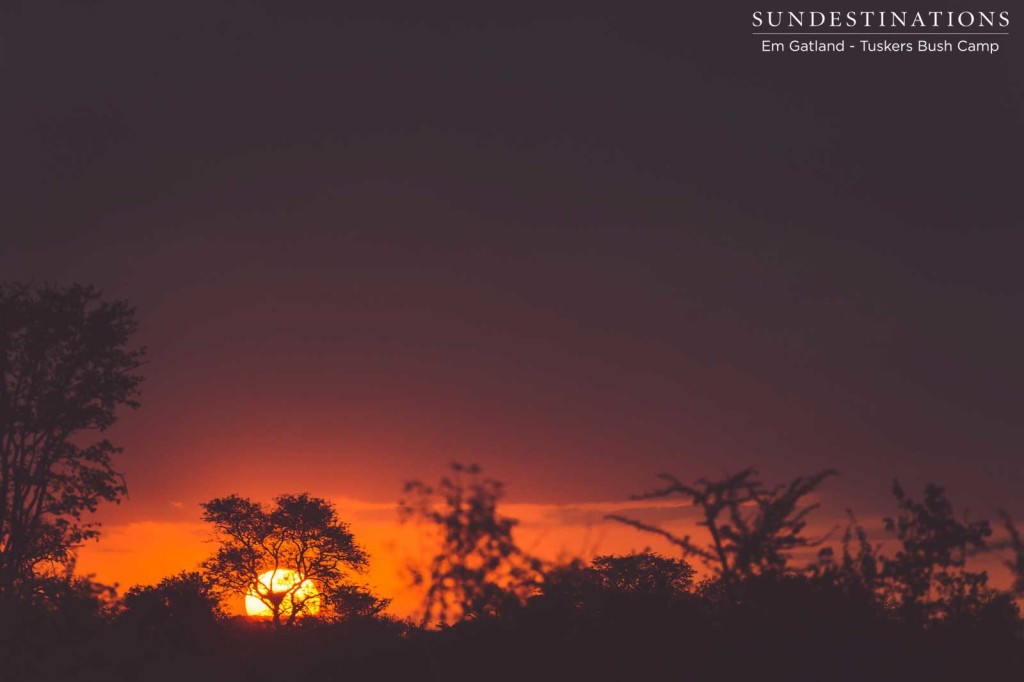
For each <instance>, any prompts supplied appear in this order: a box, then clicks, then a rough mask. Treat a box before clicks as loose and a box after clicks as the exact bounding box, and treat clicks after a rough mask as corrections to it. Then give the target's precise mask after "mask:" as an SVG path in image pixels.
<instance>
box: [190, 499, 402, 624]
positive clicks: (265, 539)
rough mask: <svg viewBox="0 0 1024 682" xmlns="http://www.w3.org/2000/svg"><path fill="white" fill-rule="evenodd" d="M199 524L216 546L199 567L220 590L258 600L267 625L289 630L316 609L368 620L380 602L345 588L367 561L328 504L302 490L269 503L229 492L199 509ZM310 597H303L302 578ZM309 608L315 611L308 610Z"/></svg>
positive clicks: (323, 614) (325, 613)
mask: <svg viewBox="0 0 1024 682" xmlns="http://www.w3.org/2000/svg"><path fill="white" fill-rule="evenodd" d="M202 507H203V509H204V510H205V511H204V514H203V519H204V520H205V521H207V522H209V523H212V524H213V525H214V527H215V528H216V529H217V534H218V536H219V540H220V543H221V547H220V549H218V551H217V553H216V554H215V555H214V556H213V557H211V558H210V559H208V560H207V561H206V562H205V563H204V564H203V567H204V568H205V569H206V570H207V571H208V572H209V575H210V576H211V578H212V579H213V580H214V581H215V582H216V584H217V585H218V586H219V587H221V588H222V589H224V590H226V591H229V592H234V593H236V594H243V595H252V596H256V597H258V598H259V600H260V601H261V602H263V603H264V604H265V605H266V606H267V607H268V609H269V610H270V612H271V614H272V615H271V619H272V621H273V623H274V625H275V626H281V625H293V624H294V623H295V622H296V619H297V618H299V617H302V616H308V615H311V614H312V613H313V611H314V610H317V615H318V617H320V618H328V617H347V616H352V615H368V614H372V613H376V612H377V611H380V610H381V609H382V608H383V607H384V606H385V605H386V602H384V601H381V600H378V599H376V598H375V597H373V596H372V595H370V593H369V592H368V591H367V590H365V589H363V588H360V587H358V586H356V585H354V584H352V583H351V581H350V580H349V577H350V575H351V574H352V573H353V572H359V571H362V570H363V569H364V568H365V567H366V563H367V557H366V554H365V552H364V551H363V550H362V548H360V547H359V546H358V545H357V544H356V542H355V539H354V538H353V537H352V533H351V532H349V530H348V524H346V523H344V522H343V521H341V520H340V519H339V518H338V514H337V512H336V511H335V509H334V506H333V505H332V504H331V503H329V502H327V501H326V500H324V499H322V498H319V497H312V496H310V495H308V494H306V493H303V494H301V495H280V496H278V497H277V498H275V500H274V506H273V507H272V508H270V509H267V508H266V507H264V506H263V505H261V504H259V503H257V502H253V501H251V500H248V499H246V498H243V497H239V496H237V495H231V496H229V497H221V498H217V499H213V500H210V501H209V502H206V503H204V504H203V505H202ZM283 570H292V571H297V572H298V575H299V576H301V578H302V581H295V582H294V583H293V584H291V585H288V586H286V587H285V588H283V589H275V588H274V586H268V585H265V584H263V582H261V581H260V576H261V575H263V574H265V573H267V572H271V571H283ZM307 580H308V581H310V582H312V583H313V585H314V586H315V587H316V591H317V594H316V595H315V596H314V595H312V594H308V593H307V594H303V593H302V590H301V586H302V584H303V581H307ZM314 605H315V606H316V609H314Z"/></svg>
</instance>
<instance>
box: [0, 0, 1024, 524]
mask: <svg viewBox="0 0 1024 682" xmlns="http://www.w3.org/2000/svg"><path fill="white" fill-rule="evenodd" d="M298 4H299V3H285V2H279V3H277V2H264V3H239V2H222V1H220V0H215V1H211V2H181V3H165V6H164V7H163V9H153V8H152V7H150V6H146V7H144V5H152V3H137V2H89V3H56V2H33V3H21V5H22V6H21V7H18V6H17V5H15V6H13V7H12V6H11V5H7V6H6V8H5V9H4V10H2V17H0V39H2V72H0V73H2V76H3V83H4V89H3V106H2V112H0V115H2V126H0V144H2V149H3V155H2V160H0V164H2V166H0V167H2V169H3V171H4V172H3V178H4V180H3V182H2V183H0V201H2V206H3V207H4V208H3V210H4V227H3V228H2V230H3V231H2V240H0V273H2V276H3V277H4V278H7V279H26V280H33V281H36V282H43V281H54V282H71V281H83V282H91V283H95V284H96V285H98V286H100V287H102V288H103V289H104V290H105V291H106V292H107V293H108V294H109V295H111V296H118V297H126V298H129V299H131V300H132V301H133V302H134V303H135V304H136V305H137V306H138V309H139V315H140V318H141V320H142V323H143V329H142V334H141V336H142V340H143V341H144V342H145V343H146V344H147V345H148V346H149V349H150V363H149V365H148V366H147V368H146V371H145V373H146V375H147V378H148V381H147V383H146V385H145V393H144V400H143V403H144V407H143V409H142V410H141V411H140V412H138V413H136V414H131V415H127V416H126V418H125V419H124V420H123V424H122V426H120V427H118V428H119V433H118V435H119V437H120V439H121V441H123V443H124V444H125V445H126V446H127V447H128V451H127V452H126V453H125V455H124V457H123V460H122V467H123V468H124V469H125V471H126V473H127V475H128V480H129V486H130V489H131V491H132V500H131V503H130V505H129V507H127V508H126V509H130V510H131V512H130V513H131V514H133V515H138V517H140V518H141V517H148V516H154V515H159V514H160V513H162V512H161V511H160V510H162V509H165V507H166V504H165V502H166V500H168V499H175V500H177V499H186V500H198V499H203V498H205V497H208V496H211V495H217V494H222V493H225V492H230V491H232V490H235V489H237V490H239V491H241V492H251V493H252V494H270V493H275V492H280V490H278V488H280V487H281V486H282V485H285V486H286V487H287V488H288V489H296V490H297V489H304V488H316V486H318V485H324V481H329V482H330V485H331V486H333V488H332V489H334V490H336V491H338V492H344V493H346V494H350V495H352V496H358V497H362V498H368V499H374V500H382V501H384V500H391V499H394V498H396V497H397V495H398V492H399V487H400V483H401V481H402V480H404V479H406V478H409V477H415V476H421V477H433V476H434V475H436V474H438V473H440V471H441V468H442V466H443V465H444V463H445V462H447V461H450V460H452V459H461V460H474V461H478V462H480V463H481V464H483V465H484V466H485V469H486V470H488V471H489V472H490V473H492V474H494V475H495V476H497V477H499V478H501V479H503V480H505V481H507V482H508V483H509V485H510V488H511V491H512V493H513V496H514V497H516V498H518V499H524V500H536V501H564V500H569V501H580V500H598V499H601V500H605V499H621V498H623V497H625V496H626V495H628V494H629V493H632V492H638V491H639V490H642V489H644V488H645V487H646V486H647V485H648V484H649V483H650V481H651V477H652V476H653V475H654V474H656V473H658V472H659V471H662V470H669V471H673V472H675V473H677V474H678V475H680V476H682V477H684V478H691V477H697V476H700V475H717V474H719V473H723V472H725V471H727V470H732V471H734V470H736V469H738V468H740V467H743V466H746V465H748V464H755V465H758V466H760V467H761V468H762V469H763V470H764V471H765V473H766V475H767V476H768V477H769V478H778V477H782V476H788V475H791V474H796V473H802V472H809V471H814V470H817V469H820V468H824V467H832V466H834V467H837V468H839V469H840V470H841V471H842V472H843V473H844V477H843V479H842V480H841V481H838V482H836V483H835V484H832V485H830V487H831V489H832V490H833V491H834V492H833V495H834V496H836V497H837V499H838V500H839V502H838V504H840V505H842V506H845V505H853V506H856V507H857V508H859V509H866V510H868V511H870V510H871V509H873V508H875V507H879V508H882V509H887V508H888V507H889V506H890V505H889V502H888V499H887V496H888V488H889V482H890V480H891V478H892V477H893V476H896V475H898V476H900V477H902V478H904V479H906V480H907V481H908V482H910V483H911V484H912V485H913V486H914V487H915V488H916V486H918V485H920V484H921V483H923V482H924V481H925V480H935V481H937V482H940V483H946V484H948V485H949V486H950V488H951V490H952V492H953V496H954V500H955V501H957V502H958V503H963V504H970V505H972V506H974V507H976V508H980V509H981V510H982V511H985V512H988V511H990V510H991V506H992V505H993V504H1003V505H1006V506H1008V507H1009V508H1011V509H1017V510H1018V511H1019V512H1020V513H1024V507H1021V504H1024V503H1022V502H1020V501H1019V500H1020V497H1021V496H1020V491H1021V489H1022V484H1024V468H1022V466H1021V464H1020V462H1021V446H1022V444H1024V427H1022V424H1024V420H1021V418H1020V410H1021V405H1022V404H1024V400H1022V380H1024V371H1022V370H1024V360H1022V359H1021V358H1022V355H1021V349H1022V348H1024V321H1022V320H1024V318H1022V314H1021V312H1022V303H1024V289H1022V284H1024V276H1022V274H1021V273H1022V271H1021V264H1020V263H1021V254H1022V247H1024V239H1022V235H1021V225H1020V181H1021V173H1020V165H1019V164H1020V159H1021V152H1022V135H1021V131H1022V123H1024V119H1022V98H1021V93H1022V92H1024V88H1022V78H1021V76H1022V70H1021V66H1022V60H1021V58H1020V54H1021V52H1020V49H1019V48H1020V45H1019V44H1017V42H1018V41H1017V39H1016V37H1015V36H1011V37H1010V38H1009V39H1007V40H1006V41H1005V43H1004V50H1003V51H1002V52H1001V53H1000V54H998V55H995V56H992V55H959V54H952V55H930V56H927V55H889V56H881V55H878V56H871V55H850V54H846V55H781V56H780V55H763V54H760V53H758V52H757V50H756V49H755V45H756V43H755V41H754V40H753V39H752V38H751V36H750V35H749V32H750V30H751V29H750V20H749V9H750V7H747V6H746V5H744V6H742V7H741V6H740V5H736V4H735V3H733V4H730V6H729V7H728V8H721V9H712V8H711V7H712V5H713V3H707V7H706V8H705V9H702V10H684V4H683V3H665V4H664V5H661V6H650V7H647V8H644V9H642V10H641V9H639V8H636V9H629V8H627V7H626V6H625V5H623V4H621V3H620V4H619V7H618V8H617V9H616V10H614V11H605V10H602V9H600V8H599V7H598V6H597V5H595V4H593V3H584V4H580V5H578V6H577V7H576V8H574V9H573V10H572V11H569V10H565V11H563V10H556V9H553V8H552V6H551V5H548V6H546V7H545V8H543V9H535V8H532V7H528V6H527V5H521V4H518V3H516V4H515V5H514V6H511V7H513V8H512V9H508V10H506V11H504V12H500V11H499V12H496V13H495V14H494V16H488V15H487V12H488V11H493V8H492V9H491V10H485V9H483V5H481V4H480V3H465V4H464V5H465V6H463V7H460V8H456V9H448V8H441V7H437V6H433V5H432V4H429V3H416V4H415V5H414V7H413V8H409V7H405V8H400V11H399V9H396V10H395V12H394V14H393V16H371V15H370V14H369V12H368V11H363V10H357V11H353V10H351V9H350V8H348V7H347V6H346V5H348V4H349V3H336V2H330V3H328V2H319V3H303V9H302V10H301V11H300V10H298V9H296V5H298ZM933 4H934V5H935V6H941V5H942V4H943V3H937V4H935V3H933ZM762 9H763V8H762ZM1012 30H1013V29H1012V28H1011V31H1012Z"/></svg>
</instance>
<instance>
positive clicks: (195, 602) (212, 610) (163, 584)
mask: <svg viewBox="0 0 1024 682" xmlns="http://www.w3.org/2000/svg"><path fill="white" fill-rule="evenodd" d="M223 617H224V612H223V610H222V609H221V605H220V597H219V595H218V594H217V593H216V590H215V585H214V583H213V581H212V580H211V579H210V578H209V577H207V576H205V575H203V574H202V573H198V572H196V571H192V572H182V573H179V574H178V575H175V576H172V577H170V578H164V579H163V580H161V581H160V582H159V583H158V584H157V585H140V586H136V587H133V588H131V589H130V590H128V592H127V593H126V594H125V596H124V599H123V600H122V602H121V611H120V613H119V614H118V620H119V621H120V622H121V623H122V624H123V625H126V626H129V627H131V628H133V629H134V630H136V631H138V632H140V633H152V634H157V635H168V636H171V637H196V636H198V637H202V636H204V635H205V634H208V633H209V632H210V631H211V630H213V629H214V628H215V626H216V625H217V622H218V621H219V620H220V619H221V618H223Z"/></svg>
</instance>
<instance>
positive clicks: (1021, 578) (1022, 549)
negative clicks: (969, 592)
mask: <svg viewBox="0 0 1024 682" xmlns="http://www.w3.org/2000/svg"><path fill="white" fill-rule="evenodd" d="M998 511H999V517H1000V518H1001V519H1002V520H1003V528H1004V529H1006V534H1007V537H1006V538H1005V539H1004V540H1001V541H1000V542H998V543H996V544H995V545H994V547H995V549H1009V550H1011V551H1012V552H1013V558H1011V559H1008V560H1006V561H1005V562H1004V563H1005V565H1006V567H1007V568H1009V569H1010V571H1011V573H1012V574H1013V585H1012V586H1011V587H1010V590H1011V591H1012V592H1013V593H1014V594H1016V595H1018V596H1020V595H1024V537H1021V534H1020V531H1019V530H1018V529H1017V525H1016V524H1015V523H1014V522H1013V519H1012V518H1011V517H1010V515H1009V514H1008V513H1006V511H1004V510H1002V509H1000V510H998Z"/></svg>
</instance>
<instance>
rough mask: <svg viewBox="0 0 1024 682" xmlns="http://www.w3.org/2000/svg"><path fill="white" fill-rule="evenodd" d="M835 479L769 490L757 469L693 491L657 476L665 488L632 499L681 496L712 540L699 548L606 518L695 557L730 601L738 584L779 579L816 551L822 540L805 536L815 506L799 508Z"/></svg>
mask: <svg viewBox="0 0 1024 682" xmlns="http://www.w3.org/2000/svg"><path fill="white" fill-rule="evenodd" d="M836 474H837V472H836V471H834V470H832V469H829V470H826V471H822V472H820V473H817V474H814V475H813V476H801V477H798V478H796V479H794V480H793V481H791V482H790V483H789V484H788V485H779V486H775V487H771V488H768V487H766V486H765V485H764V484H763V483H761V481H760V480H759V479H758V478H757V471H756V470H755V469H745V470H743V471H741V472H739V473H737V474H734V475H732V476H727V477H726V478H724V479H722V480H720V481H711V480H708V479H705V478H701V479H699V480H698V481H697V482H696V484H695V485H692V486H691V485H687V484H685V483H683V482H681V481H680V480H679V479H677V478H676V477H674V476H672V475H670V474H661V475H660V476H659V478H661V479H663V480H665V481H667V482H668V485H666V486H665V487H663V488H659V489H657V490H654V491H651V492H648V493H644V494H641V495H635V496H633V497H632V498H631V499H634V500H651V499H659V498H664V497H670V496H673V495H679V496H682V497H683V498H684V499H687V500H689V501H690V503H691V504H692V505H693V506H695V507H699V508H700V510H701V514H702V517H703V518H702V519H701V520H700V521H698V523H697V525H700V526H703V527H705V528H706V529H707V531H708V535H709V536H710V541H709V542H708V543H707V544H706V545H703V546H701V545H699V544H697V543H695V542H694V541H692V540H691V539H690V536H689V535H685V536H682V537H679V536H677V535H675V534H673V533H672V532H670V531H667V530H665V529H663V528H660V527H658V526H654V525H651V524H648V523H644V522H642V521H639V520H636V519H631V518H628V517H625V516H621V515H618V514H610V515H608V517H607V518H609V519H612V520H614V521H619V522H621V523H625V524H627V525H630V526H633V527H634V528H637V529H639V530H642V531H645V532H649V533H655V534H657V535H660V536H662V537H664V538H665V539H667V540H668V541H669V542H671V543H672V544H674V545H676V546H677V547H679V548H680V550H682V553H683V556H685V557H689V556H695V557H697V558H698V559H700V560H701V561H702V562H704V563H705V564H706V565H707V566H709V567H710V568H711V569H712V570H713V571H714V573H715V575H716V576H717V578H718V579H719V580H720V582H721V584H722V587H723V589H725V590H726V592H727V594H729V595H730V596H733V586H734V584H735V583H736V582H737V581H738V580H742V579H745V578H750V577H753V576H756V575H773V574H780V573H782V572H784V571H785V570H786V568H787V562H788V560H789V553H790V552H791V551H792V550H794V549H796V548H800V547H812V546H816V545H818V544H821V543H822V542H823V541H824V540H825V538H817V539H809V538H807V537H805V536H804V535H803V530H804V528H805V527H806V525H807V521H806V519H807V516H808V514H810V513H811V512H812V511H814V510H815V509H817V507H818V505H817V504H802V502H803V500H804V498H805V497H806V496H807V495H809V494H810V493H811V492H813V491H814V490H815V489H816V488H817V487H818V486H819V485H821V483H822V481H824V480H825V479H826V478H828V477H830V476H835V475H836Z"/></svg>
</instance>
